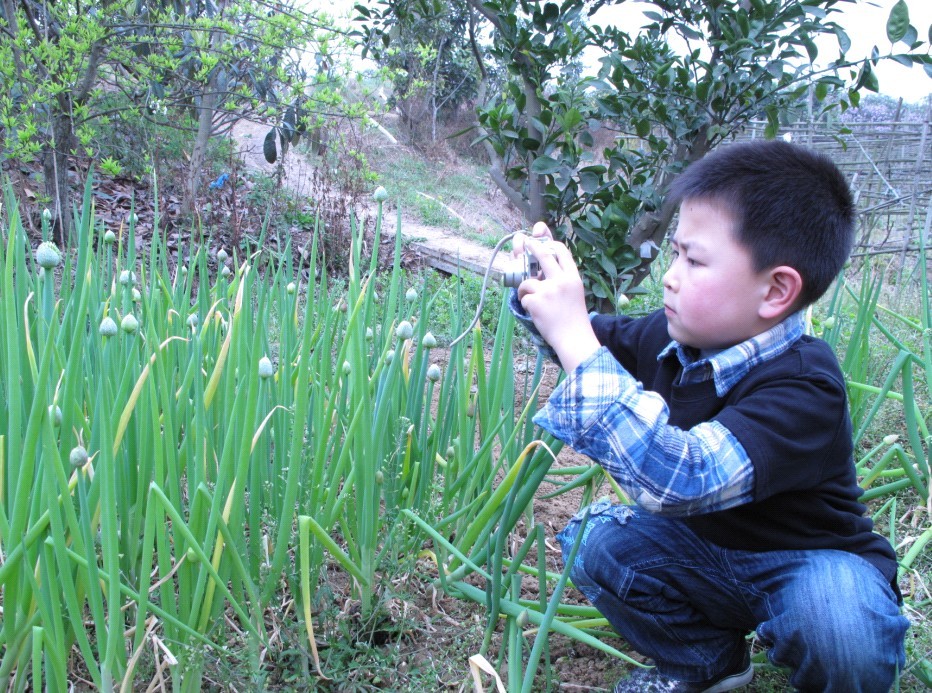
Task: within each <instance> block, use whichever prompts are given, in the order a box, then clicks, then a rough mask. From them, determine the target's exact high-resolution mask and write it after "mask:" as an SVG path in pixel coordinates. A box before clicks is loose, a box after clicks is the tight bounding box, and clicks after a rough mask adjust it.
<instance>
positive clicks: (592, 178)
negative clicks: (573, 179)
mask: <svg viewBox="0 0 932 693" xmlns="http://www.w3.org/2000/svg"><path fill="white" fill-rule="evenodd" d="M599 183H601V178H600V177H599V175H598V174H596V173H593V172H592V171H580V172H579V186H580V187H581V188H582V189H583V191H584V192H586V193H588V194H590V195H591V194H592V193H594V192H595V191H596V190H598V189H599Z"/></svg>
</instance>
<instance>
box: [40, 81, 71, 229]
mask: <svg viewBox="0 0 932 693" xmlns="http://www.w3.org/2000/svg"><path fill="white" fill-rule="evenodd" d="M59 100H60V101H61V99H59ZM59 105H60V106H63V105H62V104H59ZM65 105H67V104H65ZM73 139H74V138H73V135H72V123H71V115H70V110H66V109H65V108H64V107H62V108H61V110H60V112H59V113H57V114H53V115H52V141H51V142H50V143H49V144H48V145H47V146H46V147H45V151H44V153H43V157H42V174H43V176H44V179H45V193H46V195H48V197H49V199H50V200H51V202H50V204H51V207H50V208H49V211H50V212H51V213H52V219H51V226H52V231H53V235H54V237H55V238H56V240H57V241H58V242H59V243H60V244H61V245H62V246H64V245H65V244H66V242H67V240H68V237H69V236H70V235H71V184H70V182H69V179H68V160H69V152H70V151H71V145H72V142H73Z"/></svg>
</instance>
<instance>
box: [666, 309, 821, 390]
mask: <svg viewBox="0 0 932 693" xmlns="http://www.w3.org/2000/svg"><path fill="white" fill-rule="evenodd" d="M804 331H805V317H804V315H803V311H798V312H796V313H793V314H792V315H790V316H789V317H787V318H786V319H785V320H783V321H782V322H780V323H778V324H776V325H774V326H773V327H771V328H770V329H769V330H767V331H766V332H761V333H760V334H759V335H757V336H755V337H751V338H750V339H748V340H747V341H744V342H741V343H740V344H735V345H734V346H733V347H729V348H728V349H724V350H722V351H720V352H718V353H717V354H715V355H713V356H711V357H709V358H702V357H701V356H700V354H699V352H698V350H696V349H694V348H692V347H688V346H685V345H683V344H680V343H679V342H677V341H675V340H674V341H671V342H670V343H669V344H668V345H667V346H666V347H665V348H664V349H663V351H661V352H660V354H659V355H658V356H657V360H658V361H659V360H662V359H664V358H666V357H667V356H669V355H670V354H672V353H675V354H676V356H677V358H678V359H679V361H680V363H681V364H682V366H683V375H684V376H685V378H684V382H694V381H696V380H704V379H708V377H709V376H708V373H709V370H710V369H711V377H712V379H713V380H714V381H715V393H716V394H717V395H718V396H719V397H724V396H725V395H726V394H728V391H729V390H731V388H733V387H734V386H735V385H736V384H737V383H738V381H740V380H741V379H742V378H743V377H744V376H746V375H747V374H748V372H749V371H750V370H751V369H752V368H754V367H755V366H759V365H760V364H762V363H764V362H765V361H768V360H770V359H772V358H774V357H776V356H779V355H780V354H782V353H783V352H784V351H786V350H787V349H789V348H790V347H791V346H792V345H793V344H795V343H796V341H797V340H798V339H799V338H800V337H802V335H803V332H804ZM700 374H705V375H704V376H702V375H700ZM690 376H692V377H690ZM697 376H699V377H697Z"/></svg>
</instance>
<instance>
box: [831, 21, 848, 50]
mask: <svg viewBox="0 0 932 693" xmlns="http://www.w3.org/2000/svg"><path fill="white" fill-rule="evenodd" d="M835 38H837V39H838V49H839V50H840V51H841V52H842V53H847V52H848V50H849V49H850V48H851V38H850V37H849V36H848V33H847V32H846V31H845V30H844V29H842V28H841V27H840V26H836V27H835Z"/></svg>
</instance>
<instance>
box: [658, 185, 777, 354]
mask: <svg viewBox="0 0 932 693" xmlns="http://www.w3.org/2000/svg"><path fill="white" fill-rule="evenodd" d="M734 226H735V222H734V219H733V218H732V214H731V213H730V212H729V211H728V210H727V208H725V207H724V206H723V205H721V204H718V203H715V202H710V201H708V200H701V199H695V200H689V199H687V200H684V201H683V203H682V205H681V206H680V218H679V224H678V225H677V228H676V235H675V236H674V238H673V241H672V245H673V251H674V252H673V263H672V264H671V265H670V268H669V269H668V270H667V272H666V274H664V276H663V288H664V291H663V303H664V311H665V313H666V316H667V325H668V330H669V332H670V337H671V338H672V339H675V340H676V341H677V342H679V343H680V344H685V345H687V346H691V347H694V348H696V349H726V348H728V347H730V346H734V345H735V344H738V343H740V342H743V341H744V340H746V339H750V338H751V337H754V336H755V335H758V334H760V333H761V332H764V331H765V330H766V329H768V327H769V326H770V324H771V323H768V322H767V321H765V320H763V319H762V318H761V317H760V315H759V314H758V312H759V309H760V307H761V304H762V301H763V299H764V297H765V296H767V292H768V291H769V288H770V286H769V281H768V272H767V271H763V272H755V271H754V267H753V263H752V261H751V254H750V252H748V251H747V250H746V249H745V248H744V247H743V246H741V245H739V244H738V243H737V241H735V239H734V236H733V233H732V231H733V229H734Z"/></svg>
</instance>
